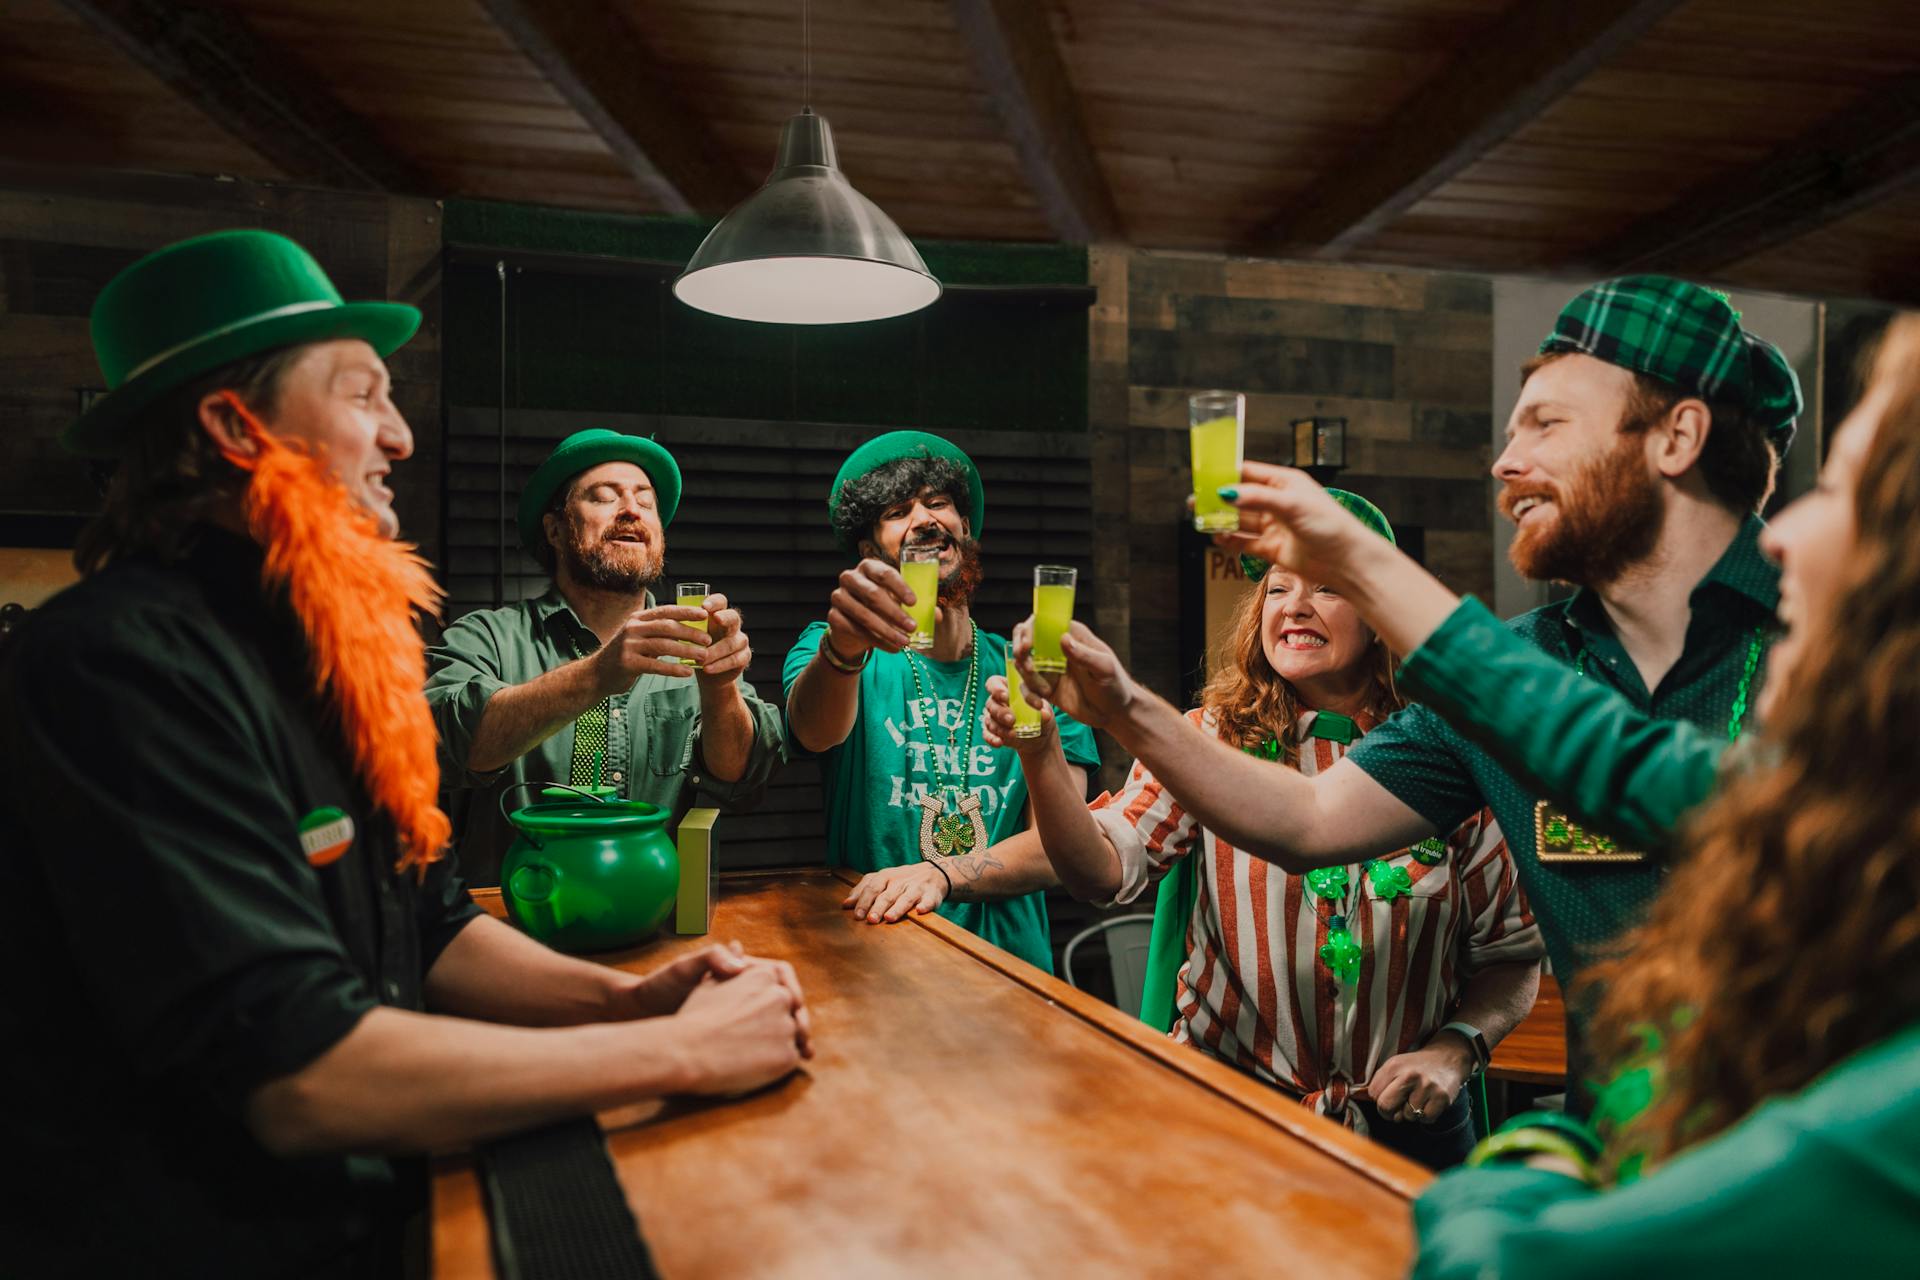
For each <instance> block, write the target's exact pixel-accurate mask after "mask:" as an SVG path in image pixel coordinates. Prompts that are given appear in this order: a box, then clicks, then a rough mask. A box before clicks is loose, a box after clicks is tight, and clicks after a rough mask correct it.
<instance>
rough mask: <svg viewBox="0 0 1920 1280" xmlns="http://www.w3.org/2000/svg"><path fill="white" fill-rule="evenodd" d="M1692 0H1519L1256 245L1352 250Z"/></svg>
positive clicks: (1280, 251)
mask: <svg viewBox="0 0 1920 1280" xmlns="http://www.w3.org/2000/svg"><path fill="white" fill-rule="evenodd" d="M1682 3H1684V0H1579V3H1577V4H1570V3H1567V0H1519V3H1517V4H1516V5H1514V7H1513V8H1512V9H1510V10H1508V11H1507V12H1506V13H1505V14H1503V15H1502V16H1501V17H1500V18H1499V19H1497V20H1496V21H1495V22H1494V24H1493V26H1492V28H1491V29H1490V30H1488V31H1485V32H1483V33H1481V34H1480V35H1478V36H1476V37H1474V38H1473V39H1472V40H1471V41H1470V42H1469V43H1468V45H1467V48H1466V50H1465V51H1464V52H1462V53H1461V54H1460V55H1459V56H1457V57H1456V58H1454V60H1453V61H1452V62H1450V63H1448V64H1447V65H1446V66H1445V67H1443V68H1442V69H1441V70H1440V71H1439V72H1438V73H1437V74H1436V75H1434V76H1433V77H1432V78H1431V79H1430V80H1428V81H1427V82H1426V83H1424V84H1422V85H1421V86H1420V87H1419V88H1418V89H1416V90H1415V91H1414V93H1413V95H1412V97H1410V98H1409V99H1408V100H1407V101H1406V103H1404V104H1403V105H1402V106H1401V107H1400V109H1399V110H1398V111H1396V112H1395V113H1394V114H1393V116H1392V118H1391V119H1389V120H1388V121H1387V123H1386V124H1385V125H1384V126H1382V127H1381V128H1380V129H1379V130H1378V131H1376V133H1375V134H1374V135H1373V136H1372V138H1371V139H1370V140H1369V141H1368V142H1366V143H1365V144H1364V145H1362V146H1358V147H1356V148H1354V151H1353V156H1354V162H1353V163H1350V164H1343V165H1341V166H1340V167H1338V168H1336V169H1334V170H1331V171H1329V172H1328V173H1326V174H1325V175H1323V176H1322V177H1321V178H1319V179H1318V180H1317V181H1316V182H1315V183H1314V184H1313V186H1311V187H1310V188H1308V189H1307V190H1306V191H1304V192H1302V193H1301V194H1300V195H1299V196H1297V197H1295V198H1294V199H1292V200H1291V201H1289V204H1290V206H1291V207H1290V208H1289V210H1288V211H1287V212H1285V213H1283V214H1281V215H1279V216H1277V217H1275V218H1273V219H1271V220H1269V221H1268V222H1267V223H1265V224H1264V225H1263V226H1261V227H1260V228H1259V229H1258V230H1257V231H1256V232H1255V234H1254V236H1253V238H1252V241H1251V244H1250V247H1251V248H1252V249H1253V250H1254V251H1255V252H1258V253H1266V254H1276V255H1289V254H1290V255H1299V254H1303V253H1304V254H1307V255H1310V256H1313V257H1319V258H1329V259H1331V258H1341V257H1345V256H1346V255H1347V254H1348V253H1349V252H1350V251H1352V250H1353V249H1354V248H1355V247H1356V246H1357V245H1359V244H1361V243H1362V242H1363V241H1365V240H1366V239H1368V238H1369V237H1370V236H1373V235H1375V234H1376V233H1378V232H1380V231H1382V230H1384V229H1385V228H1386V226H1387V225H1388V224H1389V223H1391V222H1393V220H1394V219H1396V218H1398V217H1399V216H1400V215H1401V214H1403V213H1405V212H1406V211H1407V210H1408V209H1410V208H1412V207H1413V206H1414V205H1415V204H1417V203H1418V202H1419V201H1421V200H1422V199H1424V198H1426V197H1427V196H1428V195H1430V194H1431V193H1432V192H1434V191H1435V190H1437V189H1438V188H1439V187H1440V186H1441V185H1442V184H1443V183H1445V182H1447V181H1448V180H1449V179H1451V178H1453V177H1454V176H1455V175H1457V174H1459V173H1460V172H1461V171H1462V170H1463V169H1465V168H1466V167H1467V166H1468V165H1470V164H1472V163H1473V162H1474V161H1475V160H1478V159H1479V158H1480V157H1481V156H1483V155H1485V154H1486V153H1487V152H1488V151H1489V150H1491V149H1492V148H1493V147H1494V146H1495V145H1496V144H1498V143H1500V142H1501V141H1503V140H1505V139H1506V138H1508V137H1510V136H1511V135H1512V134H1513V133H1514V132H1515V131H1517V130H1518V129H1520V128H1521V126H1523V125H1525V124H1527V123H1529V122H1530V121H1532V120H1533V119H1535V118H1536V117H1537V116H1539V115H1540V114H1541V113H1542V112H1543V111H1545V110H1546V109H1547V108H1548V107H1549V106H1551V105H1552V104H1553V103H1554V102H1555V101H1556V100H1558V99H1559V98H1560V97H1561V96H1562V95H1564V94H1565V93H1566V92H1567V91H1568V90H1570V89H1572V88H1573V87H1574V86H1575V85H1576V84H1578V83H1579V82H1580V81H1581V80H1583V79H1585V78H1586V77H1587V75H1589V74H1590V73H1591V72H1592V71H1593V70H1594V69H1595V68H1597V67H1599V66H1600V65H1601V64H1602V63H1604V62H1606V61H1607V60H1608V59H1610V58H1612V57H1613V56H1614V55H1615V54H1617V53H1618V52H1620V50H1622V49H1624V48H1625V47H1626V46H1627V45H1629V44H1631V43H1632V42H1633V41H1634V40H1636V39H1638V38H1639V37H1640V36H1642V35H1644V34H1645V33H1646V32H1647V31H1648V30H1649V29H1650V28H1651V27H1652V26H1653V24H1654V23H1656V22H1658V21H1659V20H1660V19H1661V18H1664V17H1665V16H1666V15H1667V14H1668V13H1670V12H1671V11H1672V10H1674V9H1675V8H1678V7H1679V5H1680V4H1682Z"/></svg>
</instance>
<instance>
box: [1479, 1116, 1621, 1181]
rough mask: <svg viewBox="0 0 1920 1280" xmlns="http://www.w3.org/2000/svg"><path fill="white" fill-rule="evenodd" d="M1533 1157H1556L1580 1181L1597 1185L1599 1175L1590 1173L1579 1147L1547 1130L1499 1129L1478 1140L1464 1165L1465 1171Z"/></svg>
mask: <svg viewBox="0 0 1920 1280" xmlns="http://www.w3.org/2000/svg"><path fill="white" fill-rule="evenodd" d="M1535 1155H1538V1156H1559V1157H1560V1158H1561V1159H1562V1160H1565V1161H1567V1162H1568V1163H1569V1164H1571V1165H1572V1166H1573V1167H1574V1169H1575V1170H1576V1175H1575V1176H1577V1177H1578V1178H1579V1180H1580V1181H1581V1182H1584V1183H1586V1184H1587V1185H1588V1186H1590V1187H1597V1186H1599V1185H1600V1176H1599V1175H1598V1174H1597V1173H1595V1172H1594V1169H1593V1162H1592V1161H1591V1160H1589V1159H1587V1158H1586V1156H1584V1155H1582V1154H1581V1153H1580V1148H1579V1147H1577V1146H1575V1145H1574V1144H1573V1143H1572V1142H1570V1141H1568V1140H1567V1139H1566V1138H1564V1137H1562V1136H1561V1135H1560V1134H1558V1133H1555V1132H1553V1131H1551V1130H1548V1129H1502V1130H1501V1131H1500V1132H1499V1133H1496V1134H1494V1135H1493V1136H1492V1137H1490V1138H1483V1139H1481V1141H1480V1143H1479V1144H1478V1145H1477V1146H1475V1147H1474V1149H1473V1150H1472V1151H1470V1152H1469V1153H1468V1154H1467V1160H1466V1165H1467V1168H1469V1169H1478V1168H1480V1167H1481V1166H1482V1165H1488V1164H1499V1163H1504V1162H1506V1161H1509V1160H1515V1161H1517V1160H1522V1159H1525V1158H1526V1157H1527V1156H1535Z"/></svg>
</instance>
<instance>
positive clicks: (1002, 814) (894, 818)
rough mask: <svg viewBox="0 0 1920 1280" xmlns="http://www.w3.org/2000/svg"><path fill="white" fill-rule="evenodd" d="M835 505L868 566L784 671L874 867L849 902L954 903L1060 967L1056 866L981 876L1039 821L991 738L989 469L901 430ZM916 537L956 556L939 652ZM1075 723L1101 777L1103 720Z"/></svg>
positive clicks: (854, 469)
mask: <svg viewBox="0 0 1920 1280" xmlns="http://www.w3.org/2000/svg"><path fill="white" fill-rule="evenodd" d="M827 513H828V516H829V518H830V519H831V521H832V524H833V531H834V536H835V537H836V538H837V539H838V540H839V543H840V546H841V548H842V549H843V550H845V551H846V552H847V553H848V554H849V555H852V556H854V557H856V558H857V559H858V563H857V564H855V565H854V566H853V567H852V568H851V569H848V570H846V571H845V572H843V573H841V575H840V581H839V585H838V586H837V587H836V588H835V589H834V592H833V595H832V598H831V600H830V602H829V606H828V610H827V618H826V621H824V622H815V623H813V624H812V625H810V626H809V627H808V628H807V629H806V630H805V631H803V632H801V634H800V639H799V640H798V641H797V642H796V643H795V644H794V646H793V649H792V650H791V651H790V652H789V653H788V654H787V661H786V666H785V670H784V671H783V672H782V683H783V684H784V686H785V688H786V693H787V721H788V726H789V729H790V738H791V740H792V741H793V743H794V744H795V745H796V746H798V747H800V748H802V749H804V750H807V751H811V752H818V753H819V754H820V770H821V779H822V783H823V787H824V791H825V794H826V806H827V856H828V861H829V862H831V863H832V864H833V865H835V866H844V867H852V868H854V869H855V870H858V871H863V872H866V873H868V874H867V876H866V878H865V879H863V880H862V881H861V882H860V884H859V885H858V886H856V888H855V889H854V891H853V893H851V894H849V895H848V897H847V905H848V906H854V907H857V908H858V909H859V911H860V913H861V914H862V916H863V917H864V918H865V919H866V920H867V921H868V922H869V923H878V922H880V921H881V920H883V919H899V918H900V916H901V915H904V914H905V913H906V912H907V911H909V910H911V911H914V912H915V913H916V914H919V913H924V912H926V911H928V910H932V909H934V903H935V902H936V901H939V903H940V904H939V907H938V910H939V912H940V914H941V915H943V916H945V917H947V918H948V919H949V920H952V921H953V922H954V923H956V924H958V925H960V926H961V927H963V928H966V929H969V930H971V931H972V932H974V933H976V934H979V935H980V936H981V937H982V938H985V939H986V940H987V941H989V942H991V943H993V944H995V945H996V946H999V947H1002V948H1004V949H1005V950H1007V951H1010V952H1012V953H1013V954H1014V955H1017V956H1019V957H1020V958H1021V959H1023V960H1026V961H1028V962H1029V963H1031V964H1033V965H1036V966H1038V967H1039V968H1041V969H1043V970H1045V971H1047V972H1052V969H1053V952H1052V947H1051V946H1050V945H1049V943H1048V940H1047V909H1046V902H1045V899H1044V897H1043V895H1042V890H1044V889H1045V887H1046V885H1047V884H1048V883H1049V882H1050V877H1047V876H1038V877H1036V879H1035V880H1034V882H1033V884H1032V885H1031V886H1029V890H1030V891H1028V892H1025V893H1023V894H1021V895H1020V896H1017V897H1012V898H1003V899H1001V900H998V901H994V902H981V901H978V900H976V898H975V896H974V895H973V893H972V891H971V888H972V885H973V883H974V882H975V881H976V880H978V879H979V878H980V876H982V875H983V874H984V873H985V872H986V871H988V870H989V869H999V868H1000V863H999V861H998V860H997V859H996V858H994V857H993V855H992V854H990V853H989V852H988V849H989V846H991V845H993V844H994V843H996V842H997V841H1000V840H1003V839H1005V838H1006V837H1007V836H1010V835H1012V834H1014V833H1015V832H1016V831H1018V830H1020V828H1021V827H1023V826H1025V825H1026V822H1027V783H1026V778H1025V776H1024V775H1023V774H1022V773H1021V772H1020V762H1019V759H1018V757H1016V756H1015V755H1014V754H1013V753H1012V752H1011V751H996V750H994V749H993V748H992V747H989V746H988V745H987V744H986V743H985V742H984V741H982V739H981V736H980V716H981V712H982V711H983V709H984V708H985V705H986V701H987V690H986V681H987V677H988V676H989V675H1003V674H1005V671H1006V661H1007V640H1006V637H1004V636H997V635H994V634H992V633H991V632H987V631H982V630H981V629H980V628H979V626H978V625H977V624H976V623H975V622H974V620H973V615H972V603H973V594H974V591H975V590H976V589H978V587H979V585H980V579H981V567H980V543H979V541H978V538H979V535H980V529H981V526H982V525H983V524H984V523H985V522H986V499H985V495H984V494H983V492H982V490H981V487H980V472H979V471H978V469H976V468H975V467H974V465H973V460H972V459H971V458H969V457H967V455H966V454H965V453H964V452H963V451H961V450H960V449H959V448H957V447H956V446H955V445H954V444H952V443H951V442H950V441H947V440H943V439H941V438H940V437H939V436H935V435H929V434H927V433H926V432H923V431H892V432H888V433H887V434H885V435H882V436H879V437H877V438H876V439H873V440H869V441H868V442H867V443H865V444H863V445H861V446H860V447H859V448H858V449H856V450H854V451H853V453H852V454H851V455H850V456H849V457H848V458H847V460H846V462H845V464H843V465H842V466H841V468H840V473H839V475H837V476H836V477H834V482H833V488H832V490H831V491H830V493H829V494H828V497H827ZM914 550H922V551H925V552H930V553H933V554H935V555H936V556H937V558H938V564H939V584H940V585H939V597H938V605H937V608H936V611H935V617H934V623H933V632H932V634H933V644H932V647H931V648H928V649H925V650H922V651H915V650H914V649H913V647H912V640H913V633H914V626H913V621H912V619H911V618H909V616H908V615H907V612H906V609H905V607H904V606H906V605H908V604H910V603H913V602H914V601H915V596H914V593H913V591H911V590H910V589H909V588H908V587H907V583H906V579H905V578H903V577H902V576H901V571H900V563H901V557H902V553H903V552H909V551H914ZM1058 722H1059V726H1060V741H1061V745H1062V747H1063V748H1064V749H1065V751H1066V756H1067V760H1068V762H1069V764H1070V765H1072V766H1073V769H1072V771H1071V772H1072V773H1073V775H1074V781H1075V783H1076V784H1077V785H1078V786H1079V787H1080V788H1081V789H1082V791H1083V792H1084V790H1085V787H1086V771H1087V770H1089V769H1091V768H1093V767H1094V766H1095V765H1096V764H1097V763H1098V762H1099V755H1098V753H1097V752H1096V751H1095V749H1094V744H1093V734H1092V733H1091V732H1090V731H1089V730H1088V729H1087V728H1086V726H1085V725H1081V724H1077V723H1075V722H1074V721H1072V720H1071V719H1068V718H1067V717H1065V716H1060V717H1059V718H1058ZM1000 883H1001V884H1002V885H1004V884H1005V881H1004V879H1002V880H1001V881H1000ZM949 884H951V891H950V892H945V891H946V890H947V888H948V885H949ZM935 887H938V888H939V889H941V890H942V891H943V892H944V899H945V900H944V901H940V899H941V897H942V896H943V895H942V894H936V893H932V892H930V891H931V890H932V889H934V888H935ZM1000 891H1001V892H1004V889H1002V890H1000Z"/></svg>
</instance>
